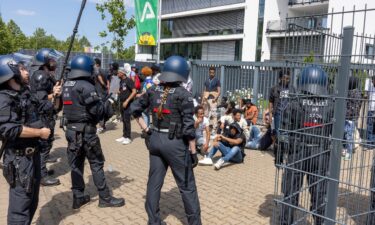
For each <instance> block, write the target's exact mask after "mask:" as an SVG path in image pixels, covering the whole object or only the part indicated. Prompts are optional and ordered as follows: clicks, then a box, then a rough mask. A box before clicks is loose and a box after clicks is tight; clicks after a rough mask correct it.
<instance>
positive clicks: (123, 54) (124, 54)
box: [119, 45, 135, 61]
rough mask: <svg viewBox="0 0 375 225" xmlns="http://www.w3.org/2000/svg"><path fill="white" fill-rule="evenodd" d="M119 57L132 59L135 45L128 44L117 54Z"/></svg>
mask: <svg viewBox="0 0 375 225" xmlns="http://www.w3.org/2000/svg"><path fill="white" fill-rule="evenodd" d="M119 58H121V59H125V60H129V61H133V60H134V59H135V46H134V45H133V46H130V47H129V48H127V49H125V50H124V51H122V52H121V54H120V55H119Z"/></svg>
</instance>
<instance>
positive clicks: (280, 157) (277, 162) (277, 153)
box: [273, 142, 283, 168]
mask: <svg viewBox="0 0 375 225" xmlns="http://www.w3.org/2000/svg"><path fill="white" fill-rule="evenodd" d="M273 154H274V155H275V166H276V167H277V168H278V166H279V165H280V164H281V163H283V153H282V150H281V149H280V150H279V149H278V144H276V142H275V143H274V146H273Z"/></svg>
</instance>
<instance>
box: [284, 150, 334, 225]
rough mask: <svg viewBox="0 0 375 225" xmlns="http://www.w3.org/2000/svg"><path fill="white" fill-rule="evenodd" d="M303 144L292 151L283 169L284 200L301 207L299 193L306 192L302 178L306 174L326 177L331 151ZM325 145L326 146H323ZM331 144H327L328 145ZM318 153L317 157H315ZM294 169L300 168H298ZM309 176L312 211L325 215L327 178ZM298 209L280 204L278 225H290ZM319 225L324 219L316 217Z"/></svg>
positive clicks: (316, 222)
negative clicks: (327, 151) (324, 151)
mask: <svg viewBox="0 0 375 225" xmlns="http://www.w3.org/2000/svg"><path fill="white" fill-rule="evenodd" d="M302 145H303V144H300V147H298V148H294V149H291V150H289V154H288V159H287V162H286V165H287V168H286V169H285V170H284V174H283V183H282V191H283V193H284V199H283V202H284V203H287V204H291V205H294V206H298V201H299V194H300V193H303V190H302V189H301V188H302V185H303V180H304V179H303V178H304V175H305V174H306V173H311V174H316V175H320V176H326V173H327V170H328V165H329V153H320V152H322V151H323V150H322V149H320V148H319V147H318V146H315V147H308V146H307V145H305V146H304V147H303V146H302ZM320 146H323V145H320ZM327 146H328V145H327ZM314 155H315V156H314ZM294 169H297V170H300V171H296V170H294ZM306 176H307V184H308V186H309V188H308V190H309V193H310V203H311V207H310V210H311V211H313V212H315V213H316V214H318V215H322V216H324V213H325V204H324V203H325V201H324V198H325V196H326V192H327V180H326V179H323V178H320V177H318V176H314V175H309V174H306ZM294 211H295V209H294V208H293V207H292V206H288V205H285V204H282V205H281V211H280V214H281V218H280V221H279V223H278V224H282V225H290V224H293V223H294V222H295V220H294ZM313 217H314V220H315V224H316V225H320V224H323V222H324V219H322V218H321V217H318V216H313Z"/></svg>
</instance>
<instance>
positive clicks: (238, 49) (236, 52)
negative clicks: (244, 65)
mask: <svg viewBox="0 0 375 225" xmlns="http://www.w3.org/2000/svg"><path fill="white" fill-rule="evenodd" d="M241 59H242V40H238V41H236V44H235V49H234V61H241Z"/></svg>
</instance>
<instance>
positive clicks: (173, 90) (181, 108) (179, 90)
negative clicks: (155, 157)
mask: <svg viewBox="0 0 375 225" xmlns="http://www.w3.org/2000/svg"><path fill="white" fill-rule="evenodd" d="M165 88H166V87H165V86H164V85H163V84H160V86H153V87H151V88H149V89H148V90H147V91H146V93H145V94H144V95H142V96H141V97H140V98H138V99H137V100H136V101H134V102H133V103H132V104H131V106H130V107H131V112H132V114H133V116H134V117H135V118H139V117H141V116H142V112H143V111H144V110H146V109H150V111H151V112H152V121H153V126H154V128H155V129H169V130H171V129H175V130H176V132H177V134H176V136H177V138H178V137H179V134H180V136H181V137H183V138H185V139H187V140H192V139H195V128H194V118H193V115H194V104H193V97H192V95H191V94H190V93H189V92H188V91H187V90H186V89H185V88H183V87H181V86H180V85H179V84H177V83H176V84H174V85H172V86H170V90H169V93H168V96H167V98H166V101H165V104H164V105H163V110H162V118H159V117H158V109H159V106H160V104H161V102H162V96H163V93H164V89H165Z"/></svg>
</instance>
